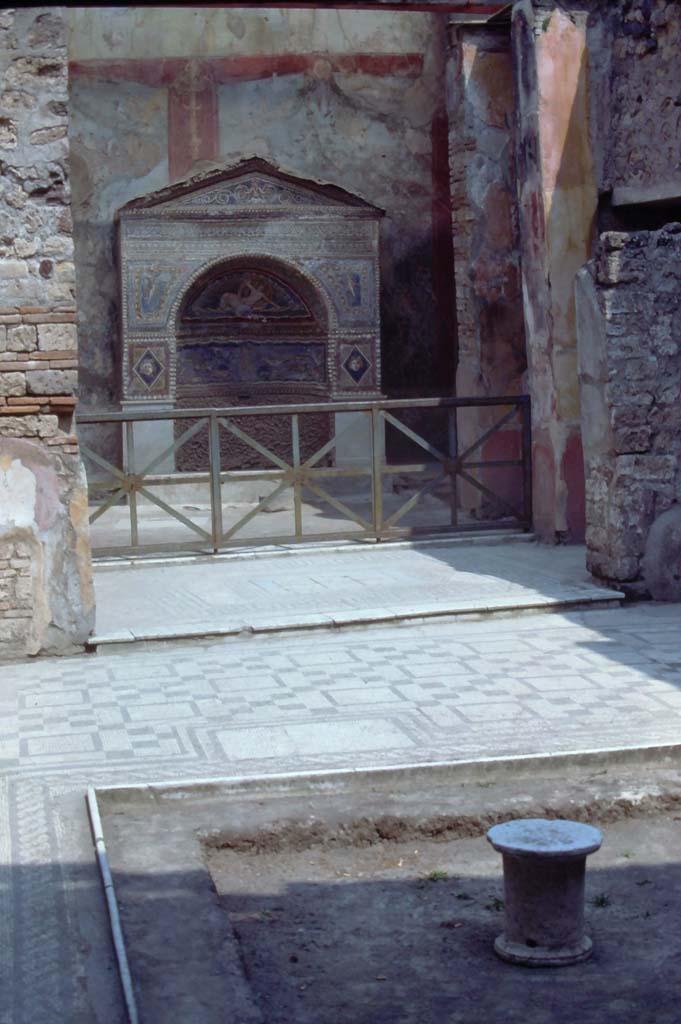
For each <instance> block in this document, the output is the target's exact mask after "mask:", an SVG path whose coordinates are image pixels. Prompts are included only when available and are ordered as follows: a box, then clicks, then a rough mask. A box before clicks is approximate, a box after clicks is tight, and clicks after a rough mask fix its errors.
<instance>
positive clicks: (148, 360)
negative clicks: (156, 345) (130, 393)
mask: <svg viewBox="0 0 681 1024" xmlns="http://www.w3.org/2000/svg"><path fill="white" fill-rule="evenodd" d="M132 369H133V372H134V373H136V374H137V376H138V377H139V379H140V380H141V381H142V383H143V384H145V385H146V386H147V387H148V388H152V387H153V386H154V384H155V383H156V381H157V380H158V378H159V377H160V376H161V374H162V373H163V367H162V365H161V364H160V363H159V361H158V359H157V358H156V356H155V355H154V353H153V352H152V351H151V350H150V349H146V351H144V352H143V353H142V355H141V356H140V357H139V359H138V360H137V362H136V363H135V365H134V366H133V368H132Z"/></svg>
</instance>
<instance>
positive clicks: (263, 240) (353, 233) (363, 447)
mask: <svg viewBox="0 0 681 1024" xmlns="http://www.w3.org/2000/svg"><path fill="white" fill-rule="evenodd" d="M382 216H383V213H382V211H381V210H379V209H378V208H377V207H374V206H372V205H371V204H369V203H367V202H366V201H365V200H363V199H361V198H360V197H359V196H356V195H353V194H351V193H349V192H346V191H345V190H343V189H341V188H339V187H337V186H334V185H327V184H320V183H318V182H315V181H310V180H306V179H303V178H299V177H296V176H294V175H291V174H288V173H284V172H283V171H281V170H279V169H278V168H276V167H274V166H273V165H272V164H269V163H267V162H265V161H263V160H260V159H251V160H247V161H243V162H242V163H240V164H238V165H236V166H234V167H231V168H228V169H226V170H221V171H218V172H211V173H209V174H205V175H202V176H199V177H195V178H192V179H189V180H187V181H185V182H180V183H177V184H175V185H171V186H169V187H168V188H165V189H163V190H161V191H159V192H155V193H153V194H152V195H149V196H144V197H141V198H139V199H135V200H133V201H132V202H130V203H128V204H127V205H126V206H124V207H123V208H122V209H121V210H120V211H119V215H118V232H119V257H120V277H121V293H122V358H121V365H122V377H123V379H122V407H123V408H124V409H126V410H134V411H140V412H150V411H154V410H158V411H166V410H173V409H189V408H191V409H202V408H213V407H223V408H224V407H234V406H237V405H238V406H249V405H258V406H264V405H275V404H277V405H281V404H287V405H288V404H290V405H296V406H297V405H302V404H309V403H320V402H329V403H341V402H347V401H357V400H375V399H378V398H380V397H381V373H380V322H379V294H378V292H379V260H378V248H379V224H380V219H381V217H382ZM300 424H301V432H300V444H301V455H302V457H303V458H306V457H309V455H311V454H312V453H313V452H314V451H316V450H317V449H318V448H319V447H321V446H322V445H323V444H324V443H326V441H327V440H328V439H329V438H330V437H331V436H332V435H333V434H334V433H336V434H338V433H340V432H341V431H343V436H342V438H340V440H339V442H338V444H337V445H336V447H335V449H333V451H332V454H331V456H330V457H331V458H332V459H333V462H334V464H335V465H337V466H343V465H345V466H351V465H359V464H366V462H367V455H368V450H369V446H370V432H369V425H368V420H367V419H366V417H363V416H361V414H359V415H358V414H356V413H351V412H337V413H331V414H328V413H319V414H309V415H305V416H302V417H301V419H300ZM189 425H190V424H189V422H188V421H187V420H184V421H176V422H175V424H173V421H172V420H170V419H168V420H147V421H144V422H138V423H136V424H135V428H134V441H135V465H136V468H137V469H138V470H139V469H140V468H143V467H145V466H146V465H147V464H148V463H149V462H151V461H152V459H154V458H155V457H157V456H158V455H159V454H160V453H161V452H163V451H164V450H166V449H168V448H169V447H170V446H172V444H173V442H174V441H175V440H176V439H177V437H178V436H179V433H180V432H181V431H182V430H183V429H186V427H187V426H189ZM237 425H238V426H239V427H240V428H241V429H242V430H245V431H246V432H247V433H249V434H250V435H251V436H252V437H254V438H255V439H256V440H257V441H258V442H259V443H260V444H262V445H264V446H265V447H267V448H268V449H270V450H271V451H273V452H275V453H276V454H279V455H280V456H281V457H282V458H284V459H286V460H287V461H288V460H289V459H290V452H291V449H290V429H291V428H290V420H288V419H287V418H286V417H283V416H281V415H280V416H276V415H274V414H273V415H269V414H268V415H266V416H263V417H259V418H258V419H257V420H256V419H255V418H254V417H243V418H242V419H241V420H239V419H238V420H237ZM220 448H221V468H222V469H223V470H239V471H244V472H248V471H249V470H254V471H257V470H260V471H262V469H264V468H272V463H271V462H268V461H267V460H266V459H264V457H263V456H262V455H261V454H259V453H258V452H257V451H255V450H254V449H253V448H252V447H249V446H248V445H247V444H245V443H243V442H241V441H239V440H238V439H236V438H234V437H233V435H230V434H229V433H228V432H226V431H222V432H221V441H220ZM126 457H127V454H126ZM128 461H129V460H128ZM207 467H208V434H207V430H205V429H204V430H201V431H200V432H199V433H198V434H197V435H195V437H194V438H192V439H191V441H189V442H188V443H186V444H184V445H183V446H182V447H181V448H179V449H178V450H177V451H176V452H175V453H174V454H172V455H168V456H167V457H166V458H165V459H164V460H163V462H161V463H159V464H158V465H157V466H156V467H155V470H154V472H155V473H160V474H165V475H168V474H175V473H177V474H186V473H187V472H191V471H196V472H202V471H205V470H206V469H207ZM179 479H180V477H179V476H178V480H179ZM164 486H165V487H166V489H167V490H168V495H169V496H170V497H174V494H173V493H172V492H173V491H174V488H173V487H172V485H164ZM265 486H267V485H265ZM259 487H260V490H261V491H262V489H263V486H262V482H260V484H259ZM183 497H186V490H185V489H184V488H183Z"/></svg>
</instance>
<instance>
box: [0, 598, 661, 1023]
mask: <svg viewBox="0 0 681 1024" xmlns="http://www.w3.org/2000/svg"><path fill="white" fill-rule="evenodd" d="M680 622H681V615H680V613H679V606H673V605H669V606H663V605H638V606H629V607H624V608H621V609H614V610H609V611H584V612H573V613H570V614H544V615H536V616H523V617H519V618H515V619H510V618H509V619H495V620H486V621H476V622H473V621H467V622H466V621H458V622H457V621H449V622H432V623H405V624H402V625H397V626H385V627H373V628H371V629H359V630H354V631H343V632H340V633H331V632H328V633H326V632H325V633H310V634H305V635H288V636H271V637H256V638H250V639H244V640H231V641H226V642H225V641H222V642H220V641H218V642H215V643H204V644H198V645H167V646H162V645H159V646H157V647H155V648H154V649H153V650H141V651H134V652H132V651H126V652H120V653H113V652H114V651H115V648H112V649H109V651H108V652H106V653H100V654H98V655H83V656H80V657H76V658H65V659H45V660H39V661H32V662H25V663H21V664H16V665H11V666H9V665H7V666H2V667H0V681H1V682H0V710H1V711H2V732H1V733H0V767H2V769H3V774H2V780H1V781H0V805H1V807H2V812H3V821H4V822H5V823H6V824H5V828H3V830H2V832H1V833H0V865H1V868H0V870H1V871H2V884H1V885H0V969H1V972H2V978H0V1024H61V1022H69V1024H71V1022H76V1024H86V1022H87V1024H89V1022H106V1024H118V1022H119V1021H121V1022H122V1020H123V1018H122V1016H121V1011H120V1004H119V994H118V988H117V980H116V974H115V971H114V969H113V965H112V961H111V956H110V949H109V946H108V932H107V927H106V919H105V916H104V910H103V905H102V899H101V891H100V883H99V878H98V876H97V872H96V868H95V865H94V860H93V855H92V845H91V841H90V837H89V833H88V825H87V819H86V815H85V807H84V801H83V794H84V791H85V787H86V786H87V784H88V783H94V784H96V785H105V784H107V783H111V784H114V783H116V782H123V781H126V782H132V783H134V782H149V781H160V780H164V779H183V778H184V779H191V778H207V777H225V776H230V775H252V774H260V773H268V772H279V771H292V770H298V771H299V770H305V769H312V768H333V767H349V766H369V765H376V766H377V765H387V764H400V763H407V762H427V761H437V760H458V759H469V758H475V757H486V756H498V755H509V754H522V753H540V752H549V751H551V752H554V751H555V752H557V751H568V750H576V749H591V748H594V747H611V746H638V745H650V744H655V743H673V742H677V741H679V740H681V645H680V644H679V639H678V633H679V624H680Z"/></svg>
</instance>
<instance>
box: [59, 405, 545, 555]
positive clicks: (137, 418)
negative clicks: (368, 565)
mask: <svg viewBox="0 0 681 1024" xmlns="http://www.w3.org/2000/svg"><path fill="white" fill-rule="evenodd" d="M489 407H492V408H493V409H494V410H498V411H499V414H500V415H499V417H498V419H495V420H494V422H493V423H491V425H489V426H488V427H487V428H486V429H482V428H481V429H482V432H481V433H480V434H479V436H477V437H476V439H475V440H474V441H472V442H470V440H469V441H468V443H466V444H465V446H462V445H461V444H460V442H459V438H460V436H461V434H460V429H459V421H460V417H461V416H462V414H463V413H464V411H465V410H467V409H482V408H489ZM435 410H439V411H440V412H439V413H438V414H437V415H439V416H440V417H441V418H442V417H443V416H444V417H445V420H446V423H447V429H446V431H443V430H442V429H440V431H439V434H438V435H437V436H438V438H439V439H442V438H443V437H444V442H442V440H441V443H440V444H437V443H433V431H429V430H427V429H424V427H423V426H422V423H423V421H424V418H427V416H428V415H429V414H430V415H435V413H434V411H435ZM312 413H314V414H319V413H327V414H328V415H329V423H330V424H334V425H335V419H334V417H335V416H336V415H337V414H339V413H355V414H359V415H361V417H362V419H363V420H364V421H365V428H364V430H365V436H366V439H367V444H366V446H365V449H366V450H365V460H366V461H364V460H362V464H361V465H356V464H352V465H349V464H341V460H339V458H338V453H337V451H336V449H337V446H338V443H339V441H340V440H341V439H342V437H343V434H344V433H346V431H347V430H349V429H351V428H353V424H354V429H355V430H356V429H357V423H358V422H361V421H359V420H358V418H357V417H355V418H354V419H353V421H352V422H351V423H350V424H349V425H348V424H346V425H345V427H344V428H343V429H340V430H338V431H337V432H336V431H335V430H334V429H330V433H331V434H332V436H331V437H330V438H329V440H328V441H327V442H326V443H325V444H323V445H322V446H321V447H320V448H319V449H318V450H317V451H315V453H314V454H313V455H311V456H308V457H307V458H303V457H302V456H301V417H304V416H305V415H307V414H312ZM492 415H493V414H492ZM273 416H276V417H286V418H287V419H288V420H289V421H290V439H287V444H288V452H289V453H290V455H289V457H288V458H284V457H282V456H281V455H280V454H278V453H277V452H275V451H272V447H274V446H271V447H268V446H267V445H265V444H262V443H261V441H259V440H258V439H257V438H256V437H253V436H252V434H251V433H249V432H248V431H246V430H244V429H243V422H244V419H246V420H247V421H249V420H252V421H254V428H251V429H252V430H253V432H255V433H257V432H258V431H257V429H255V426H256V424H255V421H257V419H258V418H259V417H270V418H271V417H273ZM400 417H402V418H400ZM409 418H411V421H412V423H413V422H414V421H416V423H417V425H419V430H417V429H415V428H414V427H413V426H409V425H408V424H407V423H405V422H404V420H405V419H409ZM168 420H171V421H173V424H174V426H173V430H174V440H173V442H172V444H169V445H166V446H165V447H163V450H161V451H158V453H155V454H154V456H153V458H151V459H150V460H149V461H148V462H147V464H146V465H145V466H143V467H141V468H139V467H138V460H137V459H136V455H135V424H139V423H148V422H150V421H154V422H159V421H168ZM184 421H188V423H186V424H185V422H184ZM236 421H238V422H236ZM441 422H442V419H441ZM77 424H78V430H79V435H80V442H81V451H82V453H83V456H84V457H85V459H86V460H87V461H89V463H90V465H91V466H96V467H97V468H98V470H104V473H105V476H103V477H102V476H97V477H96V479H95V477H94V475H93V476H92V478H91V479H90V480H89V488H90V510H91V514H90V523H91V524H94V523H96V522H97V521H98V520H100V519H101V518H102V516H104V515H106V514H107V512H110V511H111V510H114V509H117V510H118V516H119V521H120V515H121V511H120V510H121V508H124V509H125V507H126V506H127V517H126V518H128V517H129V543H122V542H119V543H105V544H100V545H98V544H96V543H93V549H94V552H95V554H99V555H104V554H112V553H116V554H123V553H141V552H145V553H151V552H155V551H167V550H173V551H187V550H196V549H198V550H202V551H212V552H218V551H221V550H224V549H228V548H231V547H236V546H238V545H249V546H253V545H256V544H270V545H271V544H289V543H292V542H295V541H301V540H305V541H313V540H325V541H329V540H340V539H343V540H346V539H352V540H374V541H380V540H383V539H388V538H392V537H397V536H402V537H404V536H411V535H416V534H425V533H430V534H433V533H437V534H441V533H447V532H459V533H460V532H465V531H472V530H475V531H479V530H499V529H500V528H505V527H508V528H513V529H519V528H520V529H524V530H529V529H531V526H532V458H531V414H530V399H529V396H528V395H514V396H504V397H501V398H421V399H395V400H386V401H381V402H346V403H320V404H309V405H308V404H306V405H299V406H292V405H267V406H240V407H233V406H232V407H229V408H211V409H206V408H204V409H174V410H171V411H162V412H155V411H154V412H146V411H145V412H141V411H139V412H135V411H130V410H128V411H125V412H107V411H102V412H87V413H81V414H79V415H78V416H77ZM104 424H110V425H113V424H120V426H121V430H122V445H121V450H122V452H124V453H125V454H124V456H122V457H121V458H119V459H117V461H118V462H119V464H118V465H116V464H114V462H112V461H110V459H108V458H105V457H104V456H103V455H102V454H101V452H99V451H95V450H94V448H93V447H92V446H91V445H90V444H88V443H87V439H86V435H87V429H84V428H87V427H89V426H92V425H99V426H101V425H104ZM203 430H205V431H206V435H207V437H206V450H207V463H208V469H207V471H206V472H192V473H175V472H173V473H154V470H157V469H158V468H159V467H160V466H162V465H164V464H166V465H167V463H168V460H173V461H174V460H175V456H176V455H177V452H178V451H179V450H180V449H181V448H182V446H183V445H185V444H186V443H187V442H188V441H189V440H190V439H191V438H193V437H195V436H196V435H197V434H198V433H199V432H200V431H203ZM223 431H226V432H227V433H228V434H230V435H231V436H232V437H235V438H237V439H238V441H239V442H240V443H241V444H245V445H247V446H248V447H249V448H250V449H253V450H254V451H256V452H257V453H258V455H259V458H260V459H261V460H262V462H263V464H264V466H265V467H266V468H263V469H262V470H249V471H247V472H240V471H234V470H227V471H226V470H223V469H222V468H221V451H220V439H221V433H222V432H223ZM501 432H505V433H506V435H507V437H508V436H510V437H511V438H512V439H513V444H512V446H511V447H512V449H513V450H512V452H511V457H507V458H506V457H501V458H491V459H485V458H484V457H481V456H482V455H483V449H484V448H485V446H487V445H488V443H489V442H490V441H491V440H492V439H493V438H494V435H498V434H500V433H501ZM424 433H430V435H431V436H430V439H428V438H427V437H424V436H423V434H424ZM435 433H436V434H437V431H436V432H435ZM387 434H389V435H390V437H389V438H388V439H387V440H388V444H387V447H386V437H387ZM468 434H469V435H470V430H469V431H468ZM405 439H406V440H405ZM493 446H494V444H493V443H492V447H493ZM504 447H506V448H508V445H506V446H504V445H502V446H501V448H502V452H501V454H502V455H503V454H504V452H503V449H504ZM462 448H463V450H462ZM391 451H392V453H393V454H392V457H390V458H389V457H388V456H389V455H390V454H391ZM395 451H398V452H400V454H398V456H395V454H394V453H395ZM414 453H417V454H418V456H419V459H418V460H417V459H416V458H415V457H414ZM511 468H513V469H514V470H515V472H516V473H517V474H518V479H517V480H516V481H515V483H514V485H513V487H512V488H511V492H512V494H511V496H510V497H509V494H508V487H506V493H505V494H500V493H499V489H496V490H495V487H494V482H495V479H499V480H501V478H502V476H503V473H504V472H505V473H508V471H509V469H511ZM391 475H392V476H393V478H394V477H395V475H399V476H400V478H401V479H402V480H403V479H404V478H405V476H406V477H407V478H408V479H409V480H410V481H411V484H412V491H413V493H411V494H410V496H409V497H408V498H407V499H406V500H404V501H402V500H399V499H398V498H397V497H396V495H395V494H394V493H391V494H390V503H391V505H392V506H395V503H396V502H397V507H390V508H388V507H386V486H385V485H386V478H387V477H389V476H391ZM480 475H482V476H483V477H484V482H483V480H481V479H479V476H480ZM341 478H345V479H346V481H347V480H348V479H350V480H354V482H355V483H356V485H357V489H358V490H360V489H361V478H364V481H365V487H366V485H367V484H368V487H367V502H366V506H367V508H366V509H365V510H364V511H363V513H360V512H359V511H358V510H357V509H356V508H355V509H353V508H351V507H350V504H351V503H352V489H353V486H354V485H355V484H350V486H349V490H348V484H347V482H346V483H345V484H344V485H343V488H342V489H341V493H340V494H339V493H338V489H337V493H336V494H333V493H331V492H330V490H329V488H331V490H333V486H332V482H333V481H334V480H338V479H341ZM246 480H248V481H251V482H252V481H254V480H260V481H266V482H267V483H270V484H273V485H274V487H273V489H272V491H271V492H270V493H268V494H267V495H266V496H265V497H262V498H259V500H257V501H254V502H253V503H252V507H249V508H248V511H246V512H245V513H244V514H243V515H240V516H238V517H237V518H236V521H234V522H230V523H229V525H227V526H225V523H224V519H223V513H224V511H225V508H226V504H225V503H226V502H229V490H228V489H229V486H230V484H234V483H238V482H239V481H242V482H243V481H246ZM185 483H186V484H191V485H194V486H196V485H197V484H198V485H204V487H205V485H206V484H207V485H208V488H207V491H208V498H209V500H208V502H207V503H206V508H205V514H204V518H203V521H202V522H197V521H196V518H199V519H200V518H201V517H195V518H190V516H189V515H187V514H185V513H186V512H187V511H188V509H187V507H186V506H184V511H180V509H178V508H176V507H174V506H173V505H172V504H171V503H170V501H167V500H165V498H164V497H162V496H161V495H160V494H158V493H154V488H158V487H161V490H162V492H163V486H164V485H173V486H177V485H178V484H185ZM443 483H444V484H445V485H447V490H448V498H447V499H446V501H443V502H442V506H441V507H442V508H443V509H444V510H445V512H446V519H447V521H446V522H444V521H443V522H441V523H428V524H426V525H423V524H422V523H421V524H419V523H418V522H417V523H416V525H411V526H409V525H405V523H404V520H405V518H408V516H409V513H410V512H412V510H414V509H415V508H416V507H417V506H418V505H419V503H420V502H422V501H423V499H424V497H425V496H426V495H427V494H429V493H431V492H432V491H433V490H434V489H435V488H437V487H438V486H442V485H443ZM462 486H465V487H467V488H469V489H472V492H471V491H470V490H469V491H468V493H469V494H470V493H473V492H477V494H478V495H479V496H480V502H483V503H484V504H485V508H486V510H487V511H486V514H485V515H482V516H479V517H476V518H474V519H473V520H471V519H470V517H468V518H466V516H462V514H461V506H460V499H459V489H460V487H462ZM501 489H502V490H503V489H504V488H503V487H502V488H501ZM284 491H290V492H292V495H293V502H292V509H291V511H292V513H293V517H292V529H291V531H290V532H288V533H285V534H281V533H280V534H279V535H268V534H262V535H256V536H246V537H245V536H243V530H244V528H245V527H246V526H247V525H248V524H249V523H250V522H251V521H252V520H253V519H254V518H255V517H256V516H257V515H258V514H259V513H261V512H263V511H265V510H266V509H267V508H268V506H269V507H271V506H272V504H273V502H274V501H275V500H276V499H277V497H278V496H279V495H281V494H282V492H284ZM304 494H305V495H306V497H308V500H316V501H317V504H318V503H319V502H322V503H326V505H328V506H330V507H331V508H332V509H333V510H334V513H335V514H336V515H337V516H340V517H341V518H342V519H343V520H347V521H348V527H349V528H348V529H345V530H337V529H333V530H330V531H329V532H319V531H317V532H315V531H314V529H312V530H310V529H309V528H306V525H305V522H304V519H305V516H304V501H303V496H304ZM309 495H312V496H313V498H312V499H310V498H309ZM140 498H143V499H145V500H146V502H148V503H149V504H150V505H152V506H155V507H156V509H160V510H162V512H164V513H165V514H166V515H167V516H168V517H171V518H172V519H173V520H175V521H176V522H178V523H180V524H182V526H183V527H185V528H186V530H188V531H190V532H189V533H188V534H186V537H185V539H182V540H179V541H178V540H174V541H172V542H165V541H163V540H159V538H158V537H156V538H152V540H151V541H150V542H147V543H145V542H143V541H142V540H141V539H140V508H139V499H140ZM349 503H350V504H349ZM232 509H233V506H232ZM367 510H368V511H367ZM143 518H144V517H142V519H143ZM412 518H413V517H412ZM126 530H127V528H126ZM240 534H241V536H239V535H240ZM119 540H120V538H119Z"/></svg>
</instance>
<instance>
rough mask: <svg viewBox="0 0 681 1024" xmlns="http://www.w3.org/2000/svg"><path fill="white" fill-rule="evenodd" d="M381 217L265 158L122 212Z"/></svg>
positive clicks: (179, 186) (375, 209)
mask: <svg viewBox="0 0 681 1024" xmlns="http://www.w3.org/2000/svg"><path fill="white" fill-rule="evenodd" d="M334 207H335V208H337V209H338V212H339V213H341V212H342V213H345V214H352V213H355V214H359V215H364V216H367V215H368V216H372V215H373V216H381V215H382V213H383V211H382V210H380V209H379V208H378V207H376V206H373V205H372V204H371V203H368V202H367V201H366V200H365V199H362V198H361V197H360V196H357V195H354V194H353V193H351V192H347V191H346V190H345V189H342V188H339V187H338V186H337V185H329V184H325V183H323V182H318V181H314V180H312V179H306V178H300V177H298V176H296V175H293V174H289V173H286V172H284V171H282V170H280V169H279V168H278V167H276V166H275V165H274V164H270V163H268V162H267V161H266V160H261V159H259V158H253V159H251V160H244V161H242V162H241V163H239V164H236V165H235V166H233V167H231V168H226V169H224V170H221V171H212V172H209V173H208V174H204V175H199V176H196V177H194V178H189V179H187V180H186V181H183V182H177V183H176V184H173V185H169V186H168V187H167V188H164V189H161V190H160V191H158V192H154V193H152V194H150V195H148V196H142V197H140V198H139V199H133V200H132V202H130V203H128V204H127V205H126V206H124V207H123V208H122V210H121V211H120V213H121V214H123V215H125V214H143V213H144V212H148V213H150V214H154V215H156V214H162V215H166V216H172V215H173V214H177V215H178V216H181V215H183V214H186V215H189V216H196V215H208V216H211V215H213V216H221V215H222V216H229V215H230V214H239V215H243V214H248V213H249V212H253V213H262V212H265V211H275V212H277V213H282V212H285V211H291V212H292V213H294V212H296V211H298V212H299V211H302V210H304V209H308V210H319V211H328V212H333V208H334Z"/></svg>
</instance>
